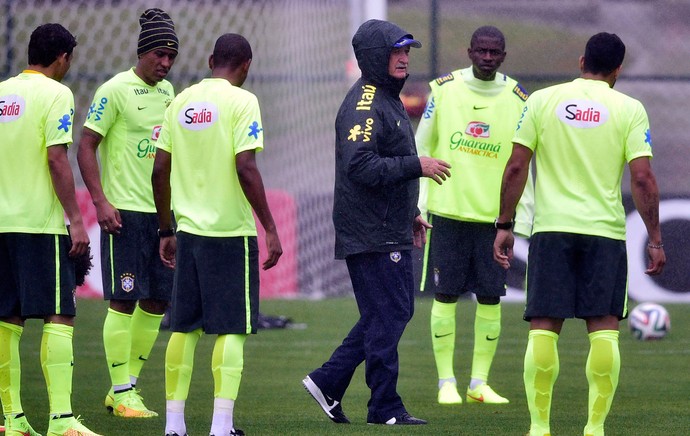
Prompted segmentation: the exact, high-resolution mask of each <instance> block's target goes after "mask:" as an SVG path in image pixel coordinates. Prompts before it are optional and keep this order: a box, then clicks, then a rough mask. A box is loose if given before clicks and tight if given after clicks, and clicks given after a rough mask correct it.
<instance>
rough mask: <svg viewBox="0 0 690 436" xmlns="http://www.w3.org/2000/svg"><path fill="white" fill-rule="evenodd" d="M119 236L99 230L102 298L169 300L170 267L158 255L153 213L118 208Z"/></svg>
mask: <svg viewBox="0 0 690 436" xmlns="http://www.w3.org/2000/svg"><path fill="white" fill-rule="evenodd" d="M120 217H121V218H122V228H121V229H120V234H119V235H110V234H108V233H104V232H101V275H102V277H103V298H104V299H106V300H134V301H136V300H146V299H155V300H163V301H170V297H171V295H172V284H173V274H174V273H173V270H171V269H170V268H167V267H165V266H164V265H163V262H162V261H161V258H160V255H159V254H158V248H159V241H160V240H159V238H158V218H157V216H156V214H155V213H144V212H132V211H127V210H121V211H120Z"/></svg>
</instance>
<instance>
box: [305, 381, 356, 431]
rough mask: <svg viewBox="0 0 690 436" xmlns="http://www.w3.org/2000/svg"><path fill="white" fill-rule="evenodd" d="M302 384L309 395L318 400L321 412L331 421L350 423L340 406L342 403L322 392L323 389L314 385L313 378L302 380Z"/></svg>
mask: <svg viewBox="0 0 690 436" xmlns="http://www.w3.org/2000/svg"><path fill="white" fill-rule="evenodd" d="M302 384H303V385H304V389H306V390H307V392H309V395H311V396H312V398H314V400H316V402H317V403H318V404H319V406H321V410H323V411H324V413H325V414H326V416H328V417H329V418H330V419H331V421H333V422H335V423H336V424H349V423H350V420H349V419H347V416H345V413H343V408H342V406H341V405H340V401H337V400H334V399H333V398H331V397H329V396H328V395H325V394H324V393H323V392H321V389H319V387H318V386H316V383H314V381H313V380H312V379H311V377H309V376H306V377H305V378H304V380H302Z"/></svg>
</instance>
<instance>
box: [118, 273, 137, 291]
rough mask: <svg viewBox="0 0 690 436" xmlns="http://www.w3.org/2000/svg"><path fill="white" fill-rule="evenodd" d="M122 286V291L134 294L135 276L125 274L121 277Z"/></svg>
mask: <svg viewBox="0 0 690 436" xmlns="http://www.w3.org/2000/svg"><path fill="white" fill-rule="evenodd" d="M120 284H121V286H122V290H123V291H125V292H132V291H133V290H134V274H132V273H124V274H122V275H121V276H120Z"/></svg>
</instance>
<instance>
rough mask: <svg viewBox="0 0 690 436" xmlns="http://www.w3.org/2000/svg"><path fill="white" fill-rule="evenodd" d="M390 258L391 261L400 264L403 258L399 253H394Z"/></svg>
mask: <svg viewBox="0 0 690 436" xmlns="http://www.w3.org/2000/svg"><path fill="white" fill-rule="evenodd" d="M390 256H391V260H392V261H393V262H395V263H398V262H400V259H401V258H402V256H401V255H400V252H399V251H392V252H391V254H390Z"/></svg>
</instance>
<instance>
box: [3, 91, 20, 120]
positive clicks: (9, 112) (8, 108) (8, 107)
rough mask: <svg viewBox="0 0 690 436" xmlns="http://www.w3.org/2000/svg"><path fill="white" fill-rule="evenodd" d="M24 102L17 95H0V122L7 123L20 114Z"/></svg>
mask: <svg viewBox="0 0 690 436" xmlns="http://www.w3.org/2000/svg"><path fill="white" fill-rule="evenodd" d="M25 107H26V103H25V102H24V99H23V98H22V97H20V96H19V95H3V96H0V123H9V122H10V121H14V120H16V119H18V118H19V117H21V116H22V114H23V113H24V108H25Z"/></svg>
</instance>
